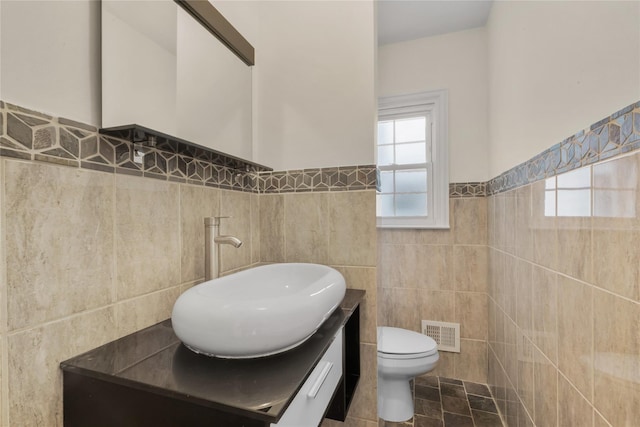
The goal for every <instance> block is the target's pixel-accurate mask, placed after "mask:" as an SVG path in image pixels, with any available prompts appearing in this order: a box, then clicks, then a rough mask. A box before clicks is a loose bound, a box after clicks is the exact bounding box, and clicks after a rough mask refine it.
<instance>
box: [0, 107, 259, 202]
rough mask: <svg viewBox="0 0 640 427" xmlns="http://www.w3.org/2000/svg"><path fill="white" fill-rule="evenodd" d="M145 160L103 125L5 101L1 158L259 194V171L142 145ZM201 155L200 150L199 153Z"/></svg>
mask: <svg viewBox="0 0 640 427" xmlns="http://www.w3.org/2000/svg"><path fill="white" fill-rule="evenodd" d="M140 152H144V156H142V160H141V162H137V161H136V158H135V157H134V154H135V152H134V144H133V143H131V142H130V141H127V140H124V139H120V138H114V137H110V136H106V135H101V134H99V133H98V129H97V128H95V127H93V126H89V125H86V124H83V123H78V122H75V121H72V120H68V119H64V118H55V117H52V116H49V115H46V114H42V113H38V112H36V111H32V110H27V109H25V108H22V107H19V106H16V105H12V104H9V103H6V102H2V101H0V156H3V157H12V158H17V159H23V160H32V161H38V162H47V163H54V164H58V165H64V166H70V167H77V168H81V169H91V170H97V171H101V172H107V173H121V174H126V175H134V176H140V177H148V178H154V179H160V180H164V181H172V182H182V183H189V184H195V185H205V186H210V187H216V188H223V189H228V190H236V191H247V192H254V193H257V192H258V191H259V188H258V179H257V176H256V175H255V173H251V172H245V171H238V170H237V169H233V168H230V167H227V166H221V165H218V164H215V163H214V161H215V160H216V159H214V158H211V159H209V158H201V157H202V156H200V157H196V156H192V155H189V154H191V153H189V154H181V153H177V152H175V151H165V150H162V149H160V148H157V147H156V148H152V147H142V148H140ZM196 155H198V153H196Z"/></svg>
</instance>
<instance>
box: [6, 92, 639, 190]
mask: <svg viewBox="0 0 640 427" xmlns="http://www.w3.org/2000/svg"><path fill="white" fill-rule="evenodd" d="M131 132H136V131H135V130H132V131H129V133H131ZM130 137H139V138H138V139H140V138H143V137H144V134H140V135H138V134H137V133H136V134H135V135H131V134H127V135H124V134H123V135H116V136H114V135H103V134H99V133H98V129H96V128H95V127H93V126H90V125H87V124H84V123H79V122H75V121H73V120H69V119H65V118H54V117H52V116H49V115H46V114H43V113H39V112H37V111H32V110H29V109H26V108H23V107H20V106H16V105H13V104H8V103H5V102H2V101H0V156H3V157H12V158H19V159H25V160H35V161H44V162H51V163H56V164H61V165H66V166H72V167H80V168H86V169H92V170H99V171H103V172H108V173H124V174H129V175H132V174H133V175H138V176H148V177H151V178H155V179H164V180H172V181H177V182H188V183H191V184H196V185H206V186H211V187H218V188H225V189H232V190H238V191H247V192H254V193H287V192H318V191H353V190H372V189H376V188H377V185H378V183H379V182H380V180H379V173H380V172H379V170H378V169H377V168H376V167H375V165H358V166H347V167H343V166H341V167H331V168H320V169H318V168H314V169H303V170H290V171H256V170H255V169H254V170H247V171H245V170H243V171H239V170H238V169H236V167H237V162H238V159H231V158H229V157H227V156H225V155H223V154H219V153H215V152H211V151H208V150H204V149H200V148H197V147H187V148H185V147H183V146H180V144H179V143H178V142H176V141H172V140H167V139H166V138H165V139H162V138H160V139H159V140H158V141H157V144H156V146H155V147H153V148H150V147H146V148H145V152H146V154H145V156H144V158H143V159H144V160H143V163H142V164H140V163H137V162H136V161H135V159H134V152H133V151H134V150H133V143H131V142H130V139H131V138H130ZM133 139H135V138H133ZM638 149H640V102H637V103H635V104H632V105H629V106H627V107H625V108H623V109H621V110H620V111H617V112H615V113H614V114H612V115H611V116H609V117H607V118H604V119H602V120H600V121H598V122H596V123H594V124H593V125H591V126H589V127H588V128H586V129H585V130H582V131H580V132H578V133H576V134H575V135H572V136H570V137H569V138H567V139H565V140H564V141H562V142H560V143H558V144H556V145H554V146H552V147H551V148H549V149H547V150H545V151H544V152H542V153H540V154H538V155H537V156H535V157H533V158H532V159H530V160H528V161H526V162H524V163H521V164H519V165H517V166H516V167H514V168H512V169H510V170H508V171H506V172H504V173H502V174H500V175H499V176H497V177H495V178H493V179H491V180H489V181H488V182H466V183H451V184H449V195H450V197H452V198H460V197H485V196H487V195H492V194H496V193H500V192H504V191H507V190H510V189H513V188H516V187H519V186H522V185H526V184H529V183H531V182H535V181H538V180H541V179H545V178H547V177H551V176H555V175H557V174H559V173H563V172H567V171H569V170H572V169H575V168H577V167H581V166H586V165H589V164H592V163H595V162H598V161H600V160H604V159H609V158H612V157H615V156H617V155H620V154H624V153H628V152H631V151H635V150H638Z"/></svg>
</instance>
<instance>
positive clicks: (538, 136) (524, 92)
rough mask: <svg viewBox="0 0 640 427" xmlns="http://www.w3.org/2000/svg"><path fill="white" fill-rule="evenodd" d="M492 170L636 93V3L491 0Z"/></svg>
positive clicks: (639, 10)
mask: <svg viewBox="0 0 640 427" xmlns="http://www.w3.org/2000/svg"><path fill="white" fill-rule="evenodd" d="M487 30H488V40H489V76H490V84H489V87H490V89H489V91H490V96H489V99H490V102H489V105H490V114H489V117H490V124H489V132H490V133H489V134H490V155H489V158H490V159H491V164H490V175H491V177H494V176H497V175H499V174H500V173H502V172H504V171H506V170H508V169H510V168H512V167H514V166H516V165H518V164H520V163H522V162H524V161H526V160H528V159H530V158H531V157H533V156H534V155H536V154H538V153H540V152H541V151H543V150H545V149H547V148H549V147H551V146H552V145H554V144H556V143H558V142H560V141H562V140H563V139H565V138H566V137H568V136H570V135H573V134H574V133H575V132H577V131H579V130H581V129H583V128H585V127H587V126H589V125H591V124H592V123H595V122H597V121H598V120H600V119H602V118H604V117H606V116H608V115H609V114H611V113H613V112H615V111H617V110H619V109H621V108H623V107H626V106H627V105H629V104H631V103H633V102H636V101H638V99H640V2H637V1H635V2H625V1H594V2H588V1H587V2H581V1H580V2H578V1H575V2H574V1H562V2H537V1H522V2H506V1H498V2H494V4H493V8H492V11H491V15H490V17H489V22H488V24H487Z"/></svg>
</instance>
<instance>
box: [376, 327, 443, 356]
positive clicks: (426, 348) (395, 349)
mask: <svg viewBox="0 0 640 427" xmlns="http://www.w3.org/2000/svg"><path fill="white" fill-rule="evenodd" d="M378 352H379V353H385V354H390V355H409V354H422V355H425V356H426V355H430V354H434V353H437V352H438V344H437V343H436V342H435V341H434V340H433V338H431V337H428V336H426V335H423V334H420V333H418V332H414V331H409V330H407V329H401V328H392V327H390V326H379V327H378Z"/></svg>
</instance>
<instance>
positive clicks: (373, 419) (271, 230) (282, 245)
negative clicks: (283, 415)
mask: <svg viewBox="0 0 640 427" xmlns="http://www.w3.org/2000/svg"><path fill="white" fill-rule="evenodd" d="M375 194H376V193H375V191H374V190H365V191H349V192H318V193H316V192H314V193H287V194H264V195H261V196H260V238H261V240H260V245H261V246H260V247H261V254H262V261H264V262H318V263H324V264H328V265H331V266H332V267H334V268H336V269H338V271H340V272H341V273H342V274H343V275H344V276H345V279H346V281H347V287H349V288H352V289H363V290H365V291H366V296H365V300H364V302H363V304H362V305H361V307H360V316H361V318H360V352H361V354H360V357H361V367H362V370H361V377H360V382H359V384H358V389H357V391H356V395H355V397H354V400H353V402H352V404H351V408H350V410H349V417H348V418H347V420H346V422H345V423H338V422H334V421H331V420H325V421H324V422H323V426H324V427H333V426H339V425H345V426H350V427H355V426H358V427H360V426H362V427H373V426H377V420H378V417H377V409H376V406H377V388H376V383H377V344H376V323H377V320H376V318H377V312H376V304H377V288H376V218H375V212H376V210H375Z"/></svg>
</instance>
